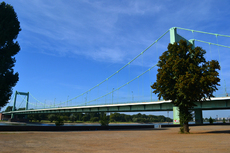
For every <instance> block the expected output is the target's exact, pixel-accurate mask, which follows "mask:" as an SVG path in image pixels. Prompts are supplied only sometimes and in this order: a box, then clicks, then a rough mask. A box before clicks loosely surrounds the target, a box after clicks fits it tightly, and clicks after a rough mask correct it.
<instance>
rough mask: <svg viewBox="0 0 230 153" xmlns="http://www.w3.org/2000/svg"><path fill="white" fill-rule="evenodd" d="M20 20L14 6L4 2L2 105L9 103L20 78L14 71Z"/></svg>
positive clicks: (0, 17)
mask: <svg viewBox="0 0 230 153" xmlns="http://www.w3.org/2000/svg"><path fill="white" fill-rule="evenodd" d="M19 31H21V29H20V22H19V21H18V17H17V14H16V13H15V11H14V8H13V7H12V6H11V5H9V4H6V3H5V2H2V3H1V4H0V107H3V106H5V105H6V104H7V103H8V100H9V99H10V97H11V95H12V88H13V87H14V86H15V85H16V83H17V81H18V80H19V74H18V73H14V70H13V67H14V63H15V62H16V60H15V57H14V56H15V55H16V54H17V53H18V52H19V50H20V46H19V44H18V42H17V41H15V40H16V38H17V36H18V34H19Z"/></svg>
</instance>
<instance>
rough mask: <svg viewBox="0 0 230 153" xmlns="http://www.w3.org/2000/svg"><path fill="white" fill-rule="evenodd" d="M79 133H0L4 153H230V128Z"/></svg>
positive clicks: (225, 126) (205, 127) (219, 126)
mask: <svg viewBox="0 0 230 153" xmlns="http://www.w3.org/2000/svg"><path fill="white" fill-rule="evenodd" d="M190 129H191V134H178V131H179V128H178V127H176V128H161V129H153V130H117V131H115V130H111V131H77V132H29V131H28V132H0V152H3V153H6V152H14V153H21V152H23V153H25V152H26V153H27V152H28V153H29V152H39V153H43V152H44V153H48V152H51V153H52V152H57V153H62V152H67V153H68V152H79V153H80V152H81V153H82V152H96V153H97V152H98V153H99V152H100V153H107V152H114V153H115V152H116V153H117V152H119V153H120V152H121V153H123V152H124V153H126V152H132V153H139V152H140V153H148V152H173V153H177V152H195V153H197V152H209V153H212V152H219V153H230V126H229V125H218V126H199V127H198V126H197V127H190Z"/></svg>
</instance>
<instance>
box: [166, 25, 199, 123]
mask: <svg viewBox="0 0 230 153" xmlns="http://www.w3.org/2000/svg"><path fill="white" fill-rule="evenodd" d="M181 39H182V40H185V41H187V43H188V44H192V47H193V48H195V43H194V40H193V39H190V40H186V39H185V38H183V37H182V36H180V35H179V34H177V28H176V27H173V28H171V29H170V43H171V44H173V43H175V42H177V43H178V42H179V41H180V40H181ZM178 109H179V108H178V107H173V124H180V118H179V110H178ZM195 122H196V124H203V118H202V110H195Z"/></svg>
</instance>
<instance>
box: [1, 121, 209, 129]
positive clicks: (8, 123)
mask: <svg viewBox="0 0 230 153" xmlns="http://www.w3.org/2000/svg"><path fill="white" fill-rule="evenodd" d="M172 124H173V123H172V122H169V123H146V124H145V123H143V124H141V123H128V124H122V123H121V124H113V123H111V124H109V126H120V125H154V126H155V128H159V126H160V125H172ZM189 124H195V122H189ZM204 124H209V122H204ZM0 126H55V124H54V123H21V122H0ZM64 126H100V124H99V123H95V124H94V123H91V124H90V123H85V124H84V123H65V124H64Z"/></svg>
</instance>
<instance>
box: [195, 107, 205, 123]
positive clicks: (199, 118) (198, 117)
mask: <svg viewBox="0 0 230 153" xmlns="http://www.w3.org/2000/svg"><path fill="white" fill-rule="evenodd" d="M195 123H196V124H203V114H202V110H195Z"/></svg>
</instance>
